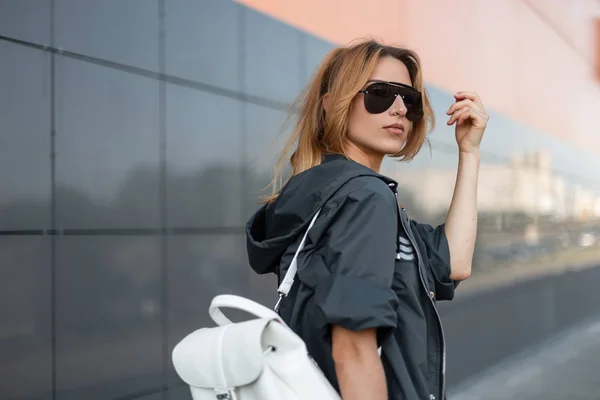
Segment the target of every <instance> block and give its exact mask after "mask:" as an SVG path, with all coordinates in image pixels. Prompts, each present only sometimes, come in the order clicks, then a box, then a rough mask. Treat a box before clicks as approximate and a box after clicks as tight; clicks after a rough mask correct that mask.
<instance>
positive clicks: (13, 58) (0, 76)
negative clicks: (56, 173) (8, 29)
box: [0, 42, 51, 230]
mask: <svg viewBox="0 0 600 400" xmlns="http://www.w3.org/2000/svg"><path fill="white" fill-rule="evenodd" d="M0 59H2V60H3V61H2V62H0V87H1V88H2V90H0V128H1V134H0V182H1V188H2V189H1V190H0V229H11V230H13V229H35V228H38V229H42V228H49V227H50V133H51V132H50V131H51V129H50V79H49V74H50V57H49V55H48V54H47V53H43V52H41V51H39V50H34V49H29V48H26V47H22V46H18V45H14V44H12V43H8V42H0ZM32 116H35V118H33V117H32Z"/></svg>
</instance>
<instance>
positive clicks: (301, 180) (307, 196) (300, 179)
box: [246, 154, 396, 274]
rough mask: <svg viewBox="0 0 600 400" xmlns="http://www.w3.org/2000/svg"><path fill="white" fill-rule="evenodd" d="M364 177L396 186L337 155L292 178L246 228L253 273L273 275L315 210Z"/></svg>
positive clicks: (327, 157) (253, 217) (303, 230)
mask: <svg viewBox="0 0 600 400" xmlns="http://www.w3.org/2000/svg"><path fill="white" fill-rule="evenodd" d="M365 175H367V176H376V177H379V178H380V179H382V180H384V181H386V182H387V183H393V184H396V182H395V181H393V180H392V179H390V178H387V177H385V176H383V175H380V174H378V173H376V172H374V171H372V170H371V169H369V168H367V167H365V166H363V165H361V164H358V163H356V162H354V161H352V160H349V159H347V158H346V157H345V156H343V155H338V154H329V155H326V156H325V157H324V159H323V163H321V164H320V165H318V166H315V167H313V168H310V169H308V170H306V171H304V172H302V173H300V174H298V175H295V176H293V177H292V178H291V179H290V180H289V182H288V183H287V184H286V185H285V187H284V188H283V190H282V191H281V193H280V195H279V197H278V198H277V199H276V200H275V201H274V202H273V203H271V204H265V205H263V206H262V207H260V208H259V209H258V210H257V211H256V212H255V213H254V215H253V216H252V217H251V218H250V219H249V220H248V223H247V224H246V246H247V251H248V261H249V263H250V266H251V267H252V269H253V270H254V271H255V272H257V273H258V274H266V273H269V272H276V271H277V266H278V265H279V262H280V259H281V257H282V255H283V254H284V253H285V251H286V250H287V248H288V247H289V246H290V245H292V244H293V243H295V242H296V241H297V240H298V239H299V235H301V234H304V232H305V230H306V228H308V224H309V223H310V221H311V219H312V217H313V216H314V214H315V213H316V212H317V210H319V209H320V208H321V207H322V206H323V204H325V202H326V201H327V200H328V199H329V198H331V196H333V195H334V194H335V192H336V191H337V190H338V189H339V188H340V187H342V186H343V185H344V184H345V183H346V182H348V181H349V180H351V179H353V178H355V177H358V176H365Z"/></svg>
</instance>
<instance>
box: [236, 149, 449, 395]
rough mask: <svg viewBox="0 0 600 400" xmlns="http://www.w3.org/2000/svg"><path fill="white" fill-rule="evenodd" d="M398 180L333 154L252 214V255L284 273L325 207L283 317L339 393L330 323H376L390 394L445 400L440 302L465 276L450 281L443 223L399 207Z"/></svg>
mask: <svg viewBox="0 0 600 400" xmlns="http://www.w3.org/2000/svg"><path fill="white" fill-rule="evenodd" d="M396 188H397V183H396V182H395V181H393V180H391V179H389V178H387V177H385V176H383V175H380V174H377V173H375V172H373V171H372V170H370V169H368V168H366V167H364V166H362V165H360V164H358V163H355V162H353V161H351V160H348V159H346V158H345V157H343V156H340V155H328V156H326V157H325V159H324V162H323V163H322V164H321V165H319V166H316V167H313V168H311V169H309V170H307V171H305V172H303V173H300V174H298V175H296V176H294V177H293V178H292V179H291V180H290V181H289V182H288V184H287V185H286V186H285V188H284V189H283V191H282V193H281V194H280V196H279V197H278V199H277V200H276V201H275V202H274V203H272V204H269V205H265V206H263V207H261V208H260V209H259V210H258V211H257V212H256V213H255V214H254V215H253V216H252V218H251V219H250V220H249V221H248V224H247V227H246V233H247V250H248V257H249V262H250V265H251V267H252V268H253V269H254V270H255V271H256V272H257V273H259V274H265V273H276V274H277V275H278V277H279V281H281V279H283V276H284V275H285V272H286V271H287V268H288V266H289V264H290V262H291V259H292V257H293V255H294V253H295V251H296V249H297V248H298V245H299V242H300V240H301V238H302V236H303V234H304V232H305V231H306V228H307V225H308V224H309V223H310V220H311V219H312V217H313V216H314V214H315V213H316V212H317V210H318V209H321V208H322V210H321V213H320V215H319V218H318V219H317V221H316V223H315V225H314V226H313V228H312V229H311V230H310V232H309V234H308V238H307V241H306V244H305V247H304V250H303V251H302V253H301V254H300V256H299V259H298V273H297V277H296V281H295V282H294V285H293V287H292V289H291V291H290V294H289V295H288V297H286V298H285V299H284V300H283V302H282V305H281V308H280V314H281V316H282V318H283V319H284V320H285V321H286V323H288V324H289V326H290V328H292V329H293V330H294V331H295V332H296V333H297V334H298V335H300V336H301V337H302V339H303V340H304V341H305V342H306V345H307V348H308V351H309V353H310V354H311V356H312V357H313V358H314V359H315V361H316V362H317V364H318V365H319V367H320V368H321V369H322V370H323V372H324V374H325V376H326V377H327V379H328V380H329V381H330V382H331V384H332V385H333V386H334V387H335V388H336V389H337V390H338V392H339V385H338V382H337V377H336V374H335V366H334V362H333V358H332V355H331V332H330V326H331V324H338V325H341V326H343V327H345V328H347V329H352V330H362V329H366V328H377V331H378V341H379V344H380V345H381V346H382V356H381V358H382V362H383V366H384V370H385V373H386V380H387V384H388V393H389V398H390V399H394V400H396V399H397V400H400V399H402V400H417V399H418V400H434V399H437V400H440V399H443V398H444V397H445V394H444V392H445V388H444V386H445V384H444V374H445V354H446V350H445V344H444V336H443V330H442V326H441V321H440V318H439V315H438V313H437V309H436V307H435V302H436V300H451V299H452V298H453V296H454V289H455V287H456V284H457V282H453V281H452V280H450V253H449V249H448V241H447V239H446V236H445V233H444V226H443V225H441V226H438V227H436V228H433V227H431V226H429V225H425V224H419V223H416V222H414V221H410V220H409V219H408V218H407V216H406V215H405V213H404V212H403V210H400V209H399V207H398V204H397V200H396V197H395V196H394V195H395V194H396ZM403 244H404V245H403ZM407 245H408V246H407ZM406 249H408V251H406ZM413 249H414V250H413ZM411 252H413V253H411ZM413 254H414V255H416V257H413ZM410 260H413V261H410Z"/></svg>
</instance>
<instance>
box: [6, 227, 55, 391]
mask: <svg viewBox="0 0 600 400" xmlns="http://www.w3.org/2000/svg"><path fill="white" fill-rule="evenodd" d="M0 321H1V323H0V377H2V378H1V381H2V384H0V398H1V399H19V398H36V399H43V400H46V399H48V400H49V399H50V398H51V396H52V393H51V390H52V370H51V368H52V361H51V328H50V321H51V310H50V239H49V238H48V237H47V236H46V237H42V236H37V237H23V236H0ZM25 377H26V378H25Z"/></svg>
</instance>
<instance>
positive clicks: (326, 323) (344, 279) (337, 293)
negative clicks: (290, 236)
mask: <svg viewBox="0 0 600 400" xmlns="http://www.w3.org/2000/svg"><path fill="white" fill-rule="evenodd" d="M368 179H369V180H368V181H365V180H364V179H361V178H356V179H354V181H355V182H353V185H354V186H357V185H358V186H359V187H358V188H357V189H356V190H354V191H351V192H350V193H347V194H345V195H343V196H342V197H341V198H340V197H338V198H337V199H335V198H334V199H332V200H330V202H331V201H334V202H338V203H339V206H337V208H336V210H335V214H334V215H333V217H332V221H331V223H330V224H329V228H328V229H327V232H326V233H325V238H324V240H322V241H321V248H320V249H318V250H316V251H315V253H314V255H313V257H317V258H318V259H316V260H313V262H317V263H323V264H324V265H325V267H326V269H327V270H328V271H329V274H328V276H327V277H325V278H324V279H321V280H320V281H319V283H318V284H317V285H316V287H315V288H314V306H315V309H316V312H315V314H316V318H315V319H316V321H314V322H315V323H316V324H317V326H318V328H321V329H323V330H324V331H325V332H327V334H328V333H329V332H330V330H329V329H330V326H331V325H333V324H336V325H341V326H343V327H344V328H346V329H350V330H355V331H359V330H364V329H367V328H377V337H378V341H379V342H380V343H381V341H383V340H384V338H385V337H386V336H387V335H388V334H389V333H390V332H391V331H392V330H393V328H395V327H396V320H397V317H396V310H397V307H398V298H397V296H396V294H395V293H394V291H393V290H392V280H393V276H394V256H395V253H394V252H395V240H396V235H397V222H396V215H397V214H396V208H395V207H396V203H395V201H396V200H395V197H394V195H393V193H392V192H391V191H390V189H389V188H388V187H387V185H385V183H384V182H383V181H379V180H377V179H373V178H368ZM361 181H362V183H363V184H362V185H361Z"/></svg>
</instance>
